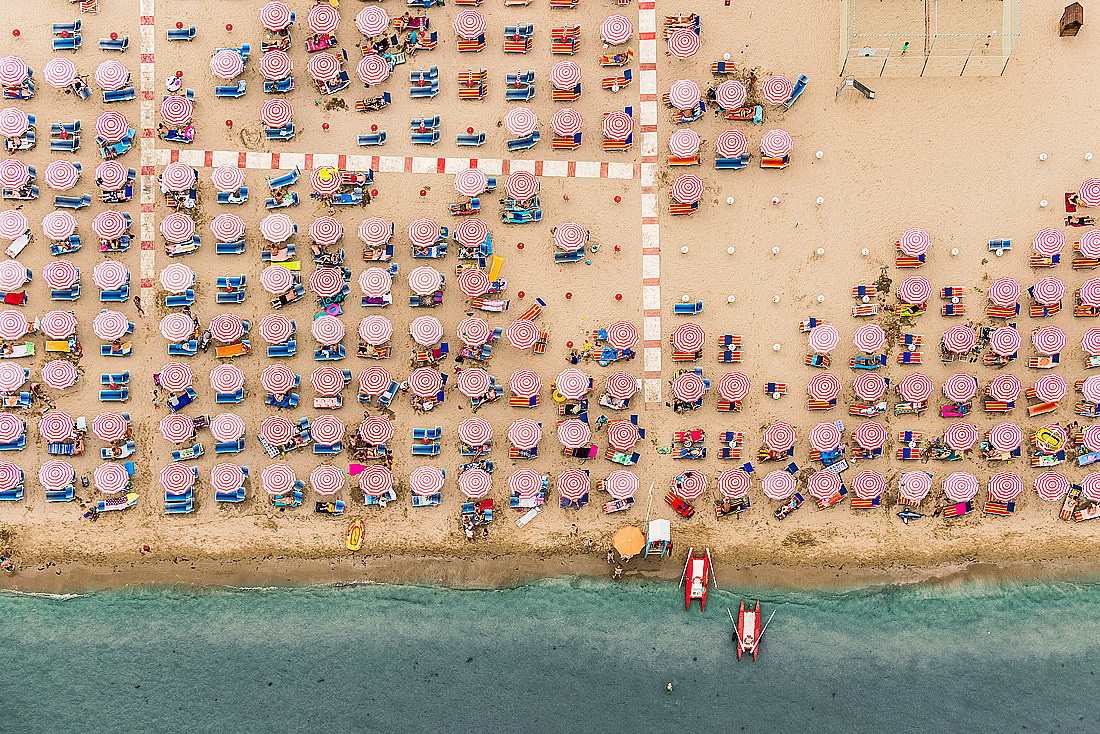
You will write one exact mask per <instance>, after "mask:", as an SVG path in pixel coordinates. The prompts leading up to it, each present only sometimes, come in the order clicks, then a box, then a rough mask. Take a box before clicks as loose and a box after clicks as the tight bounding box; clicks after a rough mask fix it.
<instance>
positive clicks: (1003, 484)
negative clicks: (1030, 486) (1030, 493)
mask: <svg viewBox="0 0 1100 734" xmlns="http://www.w3.org/2000/svg"><path fill="white" fill-rule="evenodd" d="M1023 491H1024V481H1023V480H1022V479H1020V475H1019V474H1016V473H1015V472H1007V471H1006V472H1001V473H999V474H994V475H993V476H992V477H990V479H989V501H990V502H1012V501H1013V500H1015V499H1016V498H1017V497H1019V496H1020V492H1023Z"/></svg>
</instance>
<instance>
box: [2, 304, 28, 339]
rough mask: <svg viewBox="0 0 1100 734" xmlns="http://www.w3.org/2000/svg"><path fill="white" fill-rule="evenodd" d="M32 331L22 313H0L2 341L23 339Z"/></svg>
mask: <svg viewBox="0 0 1100 734" xmlns="http://www.w3.org/2000/svg"><path fill="white" fill-rule="evenodd" d="M30 330H31V325H30V323H28V322H27V317H26V316H24V315H23V313H22V312H20V311H10V310H9V311H0V339H22V338H23V337H24V336H25V335H26V333H27V332H28V331H30Z"/></svg>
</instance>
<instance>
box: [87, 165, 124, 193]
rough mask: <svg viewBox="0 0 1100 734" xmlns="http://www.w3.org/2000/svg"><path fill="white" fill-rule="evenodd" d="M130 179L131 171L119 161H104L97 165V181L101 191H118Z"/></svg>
mask: <svg viewBox="0 0 1100 734" xmlns="http://www.w3.org/2000/svg"><path fill="white" fill-rule="evenodd" d="M129 180H130V171H129V170H127V168H126V166H124V165H122V164H121V163H119V162H118V161H103V162H102V163H100V164H99V165H98V166H96V167H95V183H96V186H98V187H99V188H100V190H101V191H118V190H119V189H121V188H122V187H123V186H125V185H126V182H127V181H129Z"/></svg>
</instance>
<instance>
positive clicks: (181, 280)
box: [96, 263, 195, 293]
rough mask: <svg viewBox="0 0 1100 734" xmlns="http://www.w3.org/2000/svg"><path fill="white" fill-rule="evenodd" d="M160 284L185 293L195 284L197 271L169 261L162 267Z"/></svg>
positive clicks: (171, 291)
mask: <svg viewBox="0 0 1100 734" xmlns="http://www.w3.org/2000/svg"><path fill="white" fill-rule="evenodd" d="M120 264H121V263H120ZM96 267H97V268H98V266H96ZM160 285H161V287H162V288H164V290H166V291H168V292H169V293H184V292H186V291H187V289H188V288H190V287H192V286H193V285H195V271H194V270H192V269H191V268H189V267H187V266H186V265H184V264H183V263H168V264H167V265H165V266H164V267H163V268H161V271H160Z"/></svg>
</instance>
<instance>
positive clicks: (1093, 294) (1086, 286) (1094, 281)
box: [1078, 278, 1100, 307]
mask: <svg viewBox="0 0 1100 734" xmlns="http://www.w3.org/2000/svg"><path fill="white" fill-rule="evenodd" d="M1078 295H1079V296H1080V297H1081V304H1082V305H1085V306H1091V307H1097V306H1100V278H1089V279H1088V280H1086V281H1085V282H1084V283H1082V284H1081V287H1080V288H1079V289H1078Z"/></svg>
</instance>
